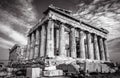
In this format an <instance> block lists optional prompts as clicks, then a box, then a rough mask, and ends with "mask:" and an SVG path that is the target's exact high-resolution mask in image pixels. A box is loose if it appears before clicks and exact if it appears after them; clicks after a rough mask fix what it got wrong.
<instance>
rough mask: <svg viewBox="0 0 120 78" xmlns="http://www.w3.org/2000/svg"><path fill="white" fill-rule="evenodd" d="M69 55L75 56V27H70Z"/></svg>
mask: <svg viewBox="0 0 120 78" xmlns="http://www.w3.org/2000/svg"><path fill="white" fill-rule="evenodd" d="M70 35H71V38H70V39H71V48H70V50H71V57H73V58H76V39H75V28H71V32H70Z"/></svg>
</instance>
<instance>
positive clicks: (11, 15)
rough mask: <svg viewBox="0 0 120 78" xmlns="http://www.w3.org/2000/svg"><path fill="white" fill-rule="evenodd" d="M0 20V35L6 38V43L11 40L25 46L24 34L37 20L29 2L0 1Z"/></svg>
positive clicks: (26, 0) (17, 0) (23, 0)
mask: <svg viewBox="0 0 120 78" xmlns="http://www.w3.org/2000/svg"><path fill="white" fill-rule="evenodd" d="M0 18H1V19H0V33H2V35H3V34H4V35H5V36H8V39H5V40H6V42H9V38H11V39H12V41H14V42H16V43H18V44H26V41H27V39H26V36H25V35H26V32H27V31H28V29H29V28H31V27H32V26H34V25H35V23H36V22H37V20H38V19H37V12H36V11H35V10H34V7H33V6H32V4H31V1H30V0H0ZM2 35H0V38H2V37H4V36H2ZM2 39H3V38H2ZM1 42H3V41H1ZM5 44H6V45H7V43H5ZM8 45H9V44H8ZM7 48H8V47H7Z"/></svg>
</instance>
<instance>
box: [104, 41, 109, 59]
mask: <svg viewBox="0 0 120 78" xmlns="http://www.w3.org/2000/svg"><path fill="white" fill-rule="evenodd" d="M106 45H107V44H106V39H103V47H104V53H105V60H106V61H109V54H108V52H107V46H106Z"/></svg>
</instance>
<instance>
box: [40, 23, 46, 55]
mask: <svg viewBox="0 0 120 78" xmlns="http://www.w3.org/2000/svg"><path fill="white" fill-rule="evenodd" d="M40 40H41V41H40V53H39V56H40V57H43V56H45V54H46V53H45V52H46V26H45V25H43V26H42V29H41V37H40Z"/></svg>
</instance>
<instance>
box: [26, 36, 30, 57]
mask: <svg viewBox="0 0 120 78" xmlns="http://www.w3.org/2000/svg"><path fill="white" fill-rule="evenodd" d="M29 55H30V36H28V43H27V54H26V59H29Z"/></svg>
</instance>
